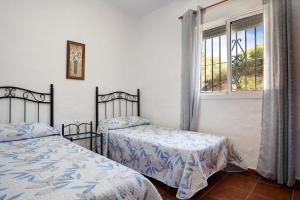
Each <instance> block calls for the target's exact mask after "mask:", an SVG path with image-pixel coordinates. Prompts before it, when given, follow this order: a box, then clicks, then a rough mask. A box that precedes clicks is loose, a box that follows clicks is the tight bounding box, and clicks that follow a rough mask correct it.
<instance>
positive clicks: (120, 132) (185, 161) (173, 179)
mask: <svg viewBox="0 0 300 200" xmlns="http://www.w3.org/2000/svg"><path fill="white" fill-rule="evenodd" d="M99 131H101V132H102V133H103V152H104V155H105V156H107V157H108V158H110V159H112V160H115V161H116V162H119V163H121V164H123V165H125V166H128V167H130V168H132V169H135V170H137V171H139V172H141V173H143V174H144V175H146V176H149V177H152V178H155V179H157V180H159V181H161V182H163V183H165V184H166V185H168V186H171V187H174V188H178V190H177V195H176V196H177V198H179V199H188V198H191V197H192V196H193V195H194V194H195V193H196V192H198V191H199V190H201V189H203V188H205V187H206V186H207V179H208V178H209V177H210V176H211V175H213V174H214V173H216V172H218V171H220V170H222V169H224V168H225V167H226V166H227V164H228V163H230V164H234V165H236V166H238V167H240V168H241V169H247V167H246V164H245V163H244V161H243V159H242V157H241V156H240V155H239V154H238V152H237V151H236V150H235V148H234V146H233V145H232V144H230V141H229V140H228V139H227V138H225V137H223V136H215V135H212V134H205V133H197V132H190V131H182V130H179V129H172V128H164V127H160V126H155V125H139V126H134V127H127V128H119V129H114V130H107V131H103V129H102V130H101V129H99Z"/></svg>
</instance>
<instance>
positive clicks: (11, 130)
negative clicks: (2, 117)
mask: <svg viewBox="0 0 300 200" xmlns="http://www.w3.org/2000/svg"><path fill="white" fill-rule="evenodd" d="M58 134H59V132H58V130H56V129H55V128H52V127H50V126H48V125H47V124H44V123H19V124H0V142H8V141H15V140H23V139H29V138H37V137H44V136H50V135H58Z"/></svg>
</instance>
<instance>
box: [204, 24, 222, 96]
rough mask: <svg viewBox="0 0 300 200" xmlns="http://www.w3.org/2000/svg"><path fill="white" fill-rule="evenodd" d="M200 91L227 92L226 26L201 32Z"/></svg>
mask: <svg viewBox="0 0 300 200" xmlns="http://www.w3.org/2000/svg"><path fill="white" fill-rule="evenodd" d="M202 44H203V48H202V78H201V80H202V86H201V88H202V91H203V92H213V91H226V90H227V40H226V26H225V25H224V26H220V27H217V28H214V29H210V30H207V31H204V32H203V43H202Z"/></svg>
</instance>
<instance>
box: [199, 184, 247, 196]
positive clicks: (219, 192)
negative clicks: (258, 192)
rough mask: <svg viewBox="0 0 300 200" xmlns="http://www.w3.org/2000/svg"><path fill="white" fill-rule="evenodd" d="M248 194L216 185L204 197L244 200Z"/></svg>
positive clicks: (234, 188) (222, 185)
mask: <svg viewBox="0 0 300 200" xmlns="http://www.w3.org/2000/svg"><path fill="white" fill-rule="evenodd" d="M248 194H249V193H248V192H245V191H242V190H240V189H237V188H236V187H231V186H226V185H224V184H218V185H216V187H215V188H213V189H212V190H211V191H210V192H209V193H208V194H207V195H206V196H205V197H212V198H216V199H218V200H244V199H246V197H247V196H248ZM204 199H205V198H204Z"/></svg>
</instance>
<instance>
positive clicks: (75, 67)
mask: <svg viewBox="0 0 300 200" xmlns="http://www.w3.org/2000/svg"><path fill="white" fill-rule="evenodd" d="M84 62H85V44H81V43H78V42H73V41H68V42H67V79H77V80H84V70H85V68H84Z"/></svg>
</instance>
